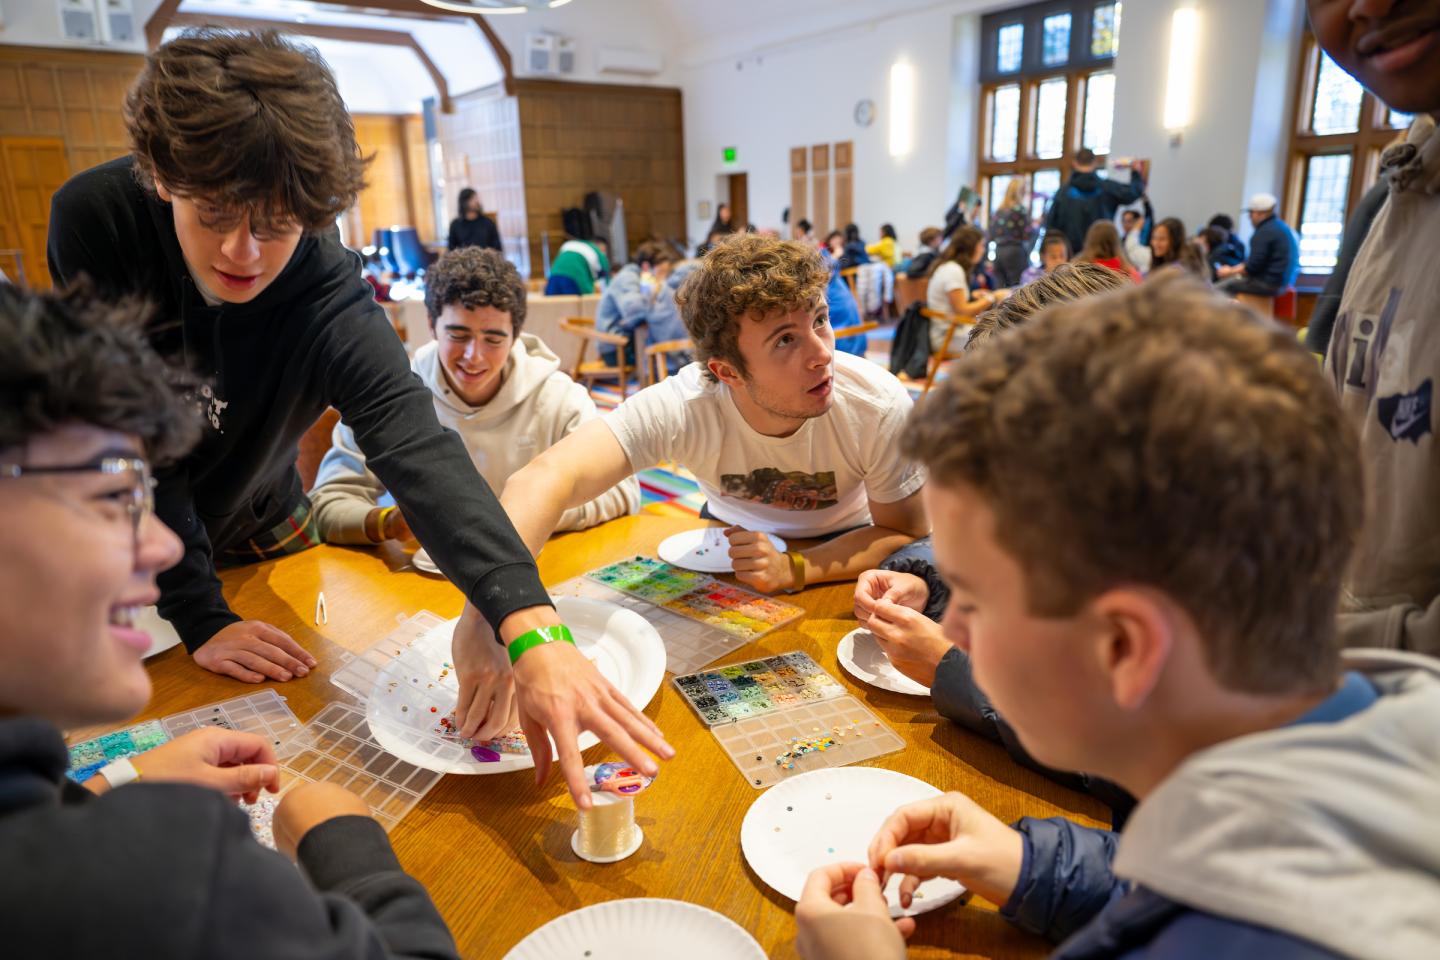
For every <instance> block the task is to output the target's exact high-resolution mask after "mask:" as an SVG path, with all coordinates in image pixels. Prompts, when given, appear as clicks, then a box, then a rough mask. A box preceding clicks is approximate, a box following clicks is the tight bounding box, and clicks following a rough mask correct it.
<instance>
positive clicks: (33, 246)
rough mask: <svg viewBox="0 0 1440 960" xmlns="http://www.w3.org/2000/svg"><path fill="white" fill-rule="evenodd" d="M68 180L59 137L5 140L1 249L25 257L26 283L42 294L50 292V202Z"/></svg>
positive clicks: (0, 177) (0, 147)
mask: <svg viewBox="0 0 1440 960" xmlns="http://www.w3.org/2000/svg"><path fill="white" fill-rule="evenodd" d="M69 178H70V166H69V164H67V163H66V162H65V142H64V141H63V140H61V139H59V138H58V137H0V203H3V204H4V211H3V213H4V216H3V218H0V245H3V246H4V247H5V248H6V249H14V250H20V251H22V253H23V255H24V257H25V280H26V282H27V283H28V284H29V285H30V286H31V287H34V288H35V289H37V290H47V289H49V288H50V286H51V283H50V271H49V269H48V268H47V267H46V265H45V237H46V235H47V234H48V233H49V230H50V198H51V197H53V196H54V195H55V191H56V190H58V189H60V185H61V184H63V183H64V182H65V181H66V180H68V179H69ZM6 259H7V261H8V260H9V258H6ZM12 279H15V280H17V281H18V280H19V277H14V278H12Z"/></svg>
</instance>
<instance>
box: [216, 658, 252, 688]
mask: <svg viewBox="0 0 1440 960" xmlns="http://www.w3.org/2000/svg"><path fill="white" fill-rule="evenodd" d="M208 669H210V670H212V671H214V672H215V673H219V674H223V675H224V676H227V677H234V678H235V679H236V680H241V681H244V682H245V683H261V682H263V681H264V680H265V676H264V674H260V673H256V672H255V671H254V670H249V669H247V668H246V667H244V666H242V665H241V664H240V663H238V662H237V661H236V660H235V659H234V658H233V657H232V656H226V657H225V658H224V659H222V660H218V661H216V663H215V665H214V666H213V667H209V668H208Z"/></svg>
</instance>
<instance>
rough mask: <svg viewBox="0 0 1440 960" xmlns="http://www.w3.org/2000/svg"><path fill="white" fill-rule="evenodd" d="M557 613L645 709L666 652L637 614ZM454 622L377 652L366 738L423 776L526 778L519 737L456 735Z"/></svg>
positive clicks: (590, 603)
mask: <svg viewBox="0 0 1440 960" xmlns="http://www.w3.org/2000/svg"><path fill="white" fill-rule="evenodd" d="M555 610H556V612H557V613H558V614H559V615H560V619H561V621H562V622H564V623H565V624H566V625H567V626H568V627H569V628H570V630H571V632H572V634H573V635H574V637H575V645H576V647H577V648H579V650H580V652H581V653H582V654H584V655H585V657H586V659H588V660H590V662H592V663H593V664H595V667H596V669H598V670H599V671H600V675H601V676H603V677H605V679H607V680H609V681H610V682H611V683H613V684H614V685H615V686H616V688H618V689H619V690H620V692H621V693H623V694H625V696H626V698H627V699H629V701H630V702H631V703H633V704H634V705H635V706H636V707H638V708H641V709H644V707H645V706H646V704H648V703H649V702H650V700H651V699H652V698H653V697H654V696H655V692H656V691H657V690H659V689H660V683H661V681H662V680H663V679H664V677H665V645H664V643H663V642H662V641H661V639H660V634H659V633H658V632H656V630H655V628H654V627H653V626H651V625H650V623H649V622H648V621H646V620H645V619H644V618H643V617H641V616H640V615H639V614H637V613H634V612H633V611H630V610H626V609H625V608H623V607H621V606H618V605H617V604H613V603H609V602H606V601H604V600H591V599H587V598H581V597H560V598H557V599H556V601H555ZM458 622H459V621H458V618H457V619H455V620H448V621H445V622H443V623H440V624H439V625H438V626H435V627H433V628H431V629H430V630H427V631H426V632H425V633H423V634H421V635H420V636H418V637H416V638H415V639H414V640H413V641H410V642H408V643H405V644H400V643H398V642H397V643H395V644H394V649H391V650H382V651H379V652H381V653H383V654H384V659H383V660H382V661H380V665H379V669H378V670H377V671H376V673H375V675H374V681H373V685H372V687H371V689H370V690H369V696H368V700H367V702H366V705H365V714H366V721H367V722H368V724H369V726H370V731H371V735H372V736H373V737H374V739H375V742H376V743H377V744H379V745H380V746H381V747H382V748H384V750H385V751H386V752H388V753H391V754H394V755H395V756H396V757H399V758H400V759H402V760H405V761H408V762H409V763H413V764H415V765H416V766H419V767H422V768H424V769H426V770H437V771H439V772H441V773H465V774H490V773H510V772H513V771H516V770H528V769H530V768H532V767H534V766H535V761H534V759H533V758H532V757H531V755H530V749H529V746H528V745H527V744H526V743H525V741H524V737H523V736H521V735H520V733H519V731H510V732H507V733H506V734H504V735H502V736H501V737H499V738H497V739H495V740H489V741H484V742H475V741H472V740H466V739H463V738H461V737H459V736H458V735H457V734H456V732H455V719H454V709H455V703H456V699H457V698H458V696H459V692H460V688H459V684H458V682H457V680H456V674H455V666H454V663H453V662H452V659H451V657H452V654H451V652H450V646H451V641H452V638H453V636H454V633H455V625H456V623H458ZM367 656H368V654H367ZM578 742H579V746H580V749H581V750H584V749H587V748H589V747H592V746H594V745H595V744H597V743H599V742H600V740H599V738H598V737H596V736H595V735H594V734H593V733H589V732H586V733H582V734H581V735H580V738H579V741H578ZM551 750H552V753H553V751H554V747H553V744H552V745H551Z"/></svg>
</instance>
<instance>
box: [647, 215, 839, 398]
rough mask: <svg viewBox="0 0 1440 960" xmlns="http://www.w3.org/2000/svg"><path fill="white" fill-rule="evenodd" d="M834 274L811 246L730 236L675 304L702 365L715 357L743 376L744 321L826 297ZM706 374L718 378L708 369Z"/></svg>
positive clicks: (694, 273) (685, 286) (744, 235)
mask: <svg viewBox="0 0 1440 960" xmlns="http://www.w3.org/2000/svg"><path fill="white" fill-rule="evenodd" d="M829 282H830V270H829V268H828V267H827V266H826V265H825V261H824V259H823V258H821V256H820V251H819V250H818V249H816V248H815V247H813V246H811V245H810V244H806V243H799V242H797V241H795V240H780V239H778V238H776V237H764V236H760V235H758V234H753V233H740V234H734V235H732V236H729V237H726V238H725V239H724V240H721V241H720V242H719V243H717V244H715V246H714V247H712V248H711V249H710V251H709V252H708V253H706V254H705V257H704V258H703V259H702V260H701V261H700V265H699V266H698V267H697V268H696V269H695V270H693V271H692V272H691V273H690V275H689V276H687V277H686V278H685V282H684V283H682V284H681V285H680V289H679V290H677V291H675V303H676V304H677V305H679V307H680V316H681V318H682V319H683V320H684V321H685V329H686V330H687V331H689V333H690V339H691V341H692V342H693V343H694V344H695V359H696V360H699V361H700V363H701V365H702V366H704V365H705V363H706V362H707V361H708V360H710V359H711V358H712V357H713V358H715V359H718V360H723V361H725V362H726V363H728V364H730V365H731V366H732V367H734V368H735V369H736V370H737V371H738V372H739V373H740V374H741V375H742V376H743V375H744V374H746V373H748V372H749V371H748V368H747V367H746V365H745V358H744V357H742V356H741V355H740V321H741V319H743V318H745V317H749V318H751V319H752V320H763V319H765V318H766V317H770V316H773V315H774V314H776V313H788V312H790V311H792V310H800V309H804V308H808V307H810V306H812V305H813V304H815V303H816V301H818V300H819V299H821V298H822V297H823V296H824V295H825V287H826V285H827V284H828V283H829ZM704 375H705V376H706V377H707V378H709V379H710V380H712V381H713V380H714V379H715V377H714V375H713V374H712V373H710V371H709V370H708V369H706V370H705V373H704Z"/></svg>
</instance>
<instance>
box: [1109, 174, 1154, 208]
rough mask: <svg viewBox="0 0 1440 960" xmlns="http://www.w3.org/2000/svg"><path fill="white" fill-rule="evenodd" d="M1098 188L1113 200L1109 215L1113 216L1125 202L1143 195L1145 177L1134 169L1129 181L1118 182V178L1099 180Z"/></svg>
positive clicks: (1131, 201) (1132, 201)
mask: <svg viewBox="0 0 1440 960" xmlns="http://www.w3.org/2000/svg"><path fill="white" fill-rule="evenodd" d="M1100 189H1101V190H1103V191H1104V192H1105V195H1106V196H1107V197H1109V198H1110V199H1111V200H1112V201H1113V202H1114V206H1113V207H1111V208H1110V215H1111V216H1114V215H1115V210H1116V209H1118V208H1120V207H1123V206H1125V204H1127V203H1134V202H1135V201H1136V200H1139V199H1140V198H1141V197H1143V196H1145V178H1144V177H1142V176H1140V172H1139V171H1138V170H1136V171H1132V172H1131V175H1130V182H1129V183H1120V182H1119V181H1118V180H1101V181H1100Z"/></svg>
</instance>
